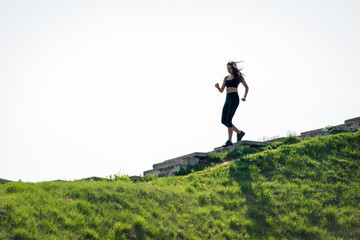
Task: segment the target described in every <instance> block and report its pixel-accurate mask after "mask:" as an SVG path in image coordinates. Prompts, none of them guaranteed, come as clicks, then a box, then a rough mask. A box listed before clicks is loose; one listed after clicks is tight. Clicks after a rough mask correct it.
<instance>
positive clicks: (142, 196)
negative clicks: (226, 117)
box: [0, 131, 360, 240]
mask: <svg viewBox="0 0 360 240" xmlns="http://www.w3.org/2000/svg"><path fill="white" fill-rule="evenodd" d="M217 157H218V160H219V159H220V160H221V161H223V160H226V159H230V158H232V157H233V158H235V159H236V160H235V161H231V162H229V163H227V164H219V165H216V166H209V167H206V168H204V169H202V170H201V171H195V172H194V173H191V174H188V175H186V176H175V177H168V178H154V177H152V178H148V179H147V180H146V181H136V182H133V181H131V180H129V179H128V178H126V177H115V178H112V180H111V181H109V180H104V181H70V182H43V183H24V182H11V183H6V184H0V239H336V240H338V239H360V210H359V209H360V169H359V168H360V132H359V131H358V132H355V133H340V134H335V135H330V136H326V137H316V138H313V139H307V140H305V141H299V139H287V140H284V141H283V142H281V143H274V144H273V145H270V146H267V147H264V148H262V149H260V150H257V151H253V150H245V151H244V150H237V151H236V152H231V153H224V154H223V155H221V156H220V155H219V156H217Z"/></svg>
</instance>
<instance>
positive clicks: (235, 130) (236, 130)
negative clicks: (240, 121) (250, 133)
mask: <svg viewBox="0 0 360 240" xmlns="http://www.w3.org/2000/svg"><path fill="white" fill-rule="evenodd" d="M232 128H233V130H234V132H236V133H237V134H240V132H242V131H241V130H239V129H237V128H236V127H235V125H234V124H233V127H232Z"/></svg>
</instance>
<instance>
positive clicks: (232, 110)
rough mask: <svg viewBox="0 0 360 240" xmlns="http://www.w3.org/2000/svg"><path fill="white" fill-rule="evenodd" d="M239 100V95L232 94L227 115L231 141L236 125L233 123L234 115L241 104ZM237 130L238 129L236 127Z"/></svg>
mask: <svg viewBox="0 0 360 240" xmlns="http://www.w3.org/2000/svg"><path fill="white" fill-rule="evenodd" d="M239 102H240V101H239V96H238V95H233V96H231V100H230V101H229V109H228V111H227V115H226V126H227V127H228V134H229V141H231V138H232V134H233V131H235V129H234V125H233V124H232V118H233V117H234V114H235V111H236V109H237V107H238V106H239ZM236 130H238V129H237V128H236ZM238 131H239V130H238Z"/></svg>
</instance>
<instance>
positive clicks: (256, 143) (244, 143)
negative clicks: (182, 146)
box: [214, 140, 268, 152]
mask: <svg viewBox="0 0 360 240" xmlns="http://www.w3.org/2000/svg"><path fill="white" fill-rule="evenodd" d="M266 145H268V143H266V142H259V141H249V140H244V141H240V142H236V143H233V145H231V146H228V147H217V148H214V152H223V151H233V150H235V149H237V148H239V147H263V146H266Z"/></svg>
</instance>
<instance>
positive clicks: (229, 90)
mask: <svg viewBox="0 0 360 240" xmlns="http://www.w3.org/2000/svg"><path fill="white" fill-rule="evenodd" d="M233 92H237V88H236V87H228V88H226V93H233Z"/></svg>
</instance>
